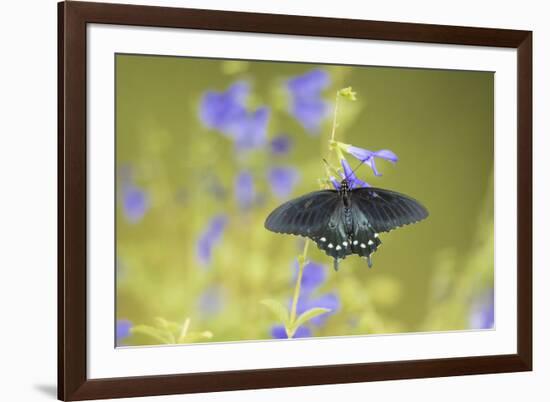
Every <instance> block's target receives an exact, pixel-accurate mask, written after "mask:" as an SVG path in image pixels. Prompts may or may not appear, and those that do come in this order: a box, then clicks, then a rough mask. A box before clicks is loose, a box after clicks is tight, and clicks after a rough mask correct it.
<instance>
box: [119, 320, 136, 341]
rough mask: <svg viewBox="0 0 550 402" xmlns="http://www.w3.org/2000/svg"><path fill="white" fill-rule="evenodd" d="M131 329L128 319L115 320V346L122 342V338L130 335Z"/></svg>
mask: <svg viewBox="0 0 550 402" xmlns="http://www.w3.org/2000/svg"><path fill="white" fill-rule="evenodd" d="M131 329H132V323H131V322H130V321H129V320H117V322H116V334H115V338H116V344H117V346H121V345H123V344H124V340H126V338H128V337H129V336H130V330H131Z"/></svg>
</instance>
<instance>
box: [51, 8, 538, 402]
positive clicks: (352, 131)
mask: <svg viewBox="0 0 550 402" xmlns="http://www.w3.org/2000/svg"><path fill="white" fill-rule="evenodd" d="M531 61H532V33H531V32H529V31H515V30H505V29H488V28H469V27H452V26H436V25H423V24H411V23H395V22H378V21H362V20H344V19H332V18H316V17H315V18H314V17H305V16H288V15H270V14H254V13H239V12H227V11H207V10H195V9H178V8H166V7H150V6H134V5H117V4H104V3H101V4H99V3H88V2H86V3H81V2H73V1H71V2H63V3H59V387H58V389H59V398H60V399H63V400H82V399H98V398H114V397H129V396H147V395H160V394H174V393H192V392H212V391H223V390H237V389H247V388H268V387H287V386H298V385H313V384H330V383H346V382H362V381H375V380H388V379H405V378H420V377H436V376H451V375H464V374H482V373H498V372H512V371H526V370H531V368H532V340H531V337H532V284H531V281H532V262H531V260H532V257H531V247H532V234H531V232H532V230H531V228H532V207H531V204H532V200H531V198H532V195H531V191H532V167H531V166H532V156H531V155H532V150H531V147H532V139H531V138H532V133H531V131H532V117H531V114H532V71H531V70H532V65H531Z"/></svg>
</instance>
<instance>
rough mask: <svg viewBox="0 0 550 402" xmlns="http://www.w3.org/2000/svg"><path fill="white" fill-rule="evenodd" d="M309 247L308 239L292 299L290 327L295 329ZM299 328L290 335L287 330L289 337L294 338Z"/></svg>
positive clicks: (299, 259) (299, 265)
mask: <svg viewBox="0 0 550 402" xmlns="http://www.w3.org/2000/svg"><path fill="white" fill-rule="evenodd" d="M308 247H309V240H307V239H306V243H305V244H304V251H303V252H302V255H301V256H299V257H298V275H297V278H296V286H295V287H294V297H293V298H292V308H291V309H290V326H291V327H294V325H293V324H294V322H295V321H296V307H297V306H298V299H299V298H300V288H301V287H302V275H303V273H304V266H305V265H306V257H307V249H308ZM296 329H297V328H291V331H292V333H289V328H287V336H288V337H289V338H292V337H293V336H294V332H295V331H296Z"/></svg>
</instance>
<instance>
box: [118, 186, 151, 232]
mask: <svg viewBox="0 0 550 402" xmlns="http://www.w3.org/2000/svg"><path fill="white" fill-rule="evenodd" d="M122 209H123V211H124V216H125V217H126V219H127V220H128V222H130V223H138V222H139V221H141V219H142V218H143V216H144V215H145V213H146V212H147V210H148V209H149V197H148V196H147V193H146V192H145V190H142V189H140V188H139V187H136V186H134V185H124V186H123V188H122Z"/></svg>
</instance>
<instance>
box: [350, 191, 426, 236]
mask: <svg viewBox="0 0 550 402" xmlns="http://www.w3.org/2000/svg"><path fill="white" fill-rule="evenodd" d="M351 194H352V199H353V201H352V203H353V205H355V206H357V207H358V208H359V212H357V216H359V217H361V216H364V217H366V219H367V220H368V223H369V225H370V226H371V227H372V229H373V230H374V231H375V233H379V232H389V231H390V230H392V229H395V228H398V227H400V226H403V225H408V224H411V223H415V222H418V221H421V220H423V219H425V218H426V217H427V216H428V211H427V210H426V208H424V206H422V204H420V203H419V202H418V201H416V200H415V199H413V198H411V197H409V196H407V195H404V194H400V193H397V192H395V191H391V190H384V189H380V188H374V187H366V188H357V189H354V190H352V192H351Z"/></svg>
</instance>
